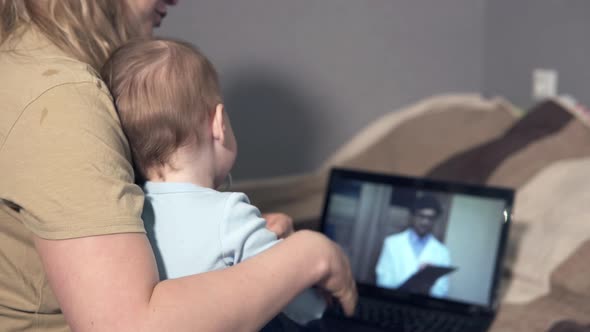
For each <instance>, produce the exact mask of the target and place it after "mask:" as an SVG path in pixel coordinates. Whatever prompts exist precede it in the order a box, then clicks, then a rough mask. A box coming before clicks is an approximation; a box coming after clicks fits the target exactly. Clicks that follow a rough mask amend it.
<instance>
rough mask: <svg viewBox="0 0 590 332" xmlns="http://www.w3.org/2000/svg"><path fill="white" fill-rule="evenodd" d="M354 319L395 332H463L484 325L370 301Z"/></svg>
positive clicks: (362, 301) (363, 301)
mask: <svg viewBox="0 0 590 332" xmlns="http://www.w3.org/2000/svg"><path fill="white" fill-rule="evenodd" d="M354 318H355V319H356V320H360V321H363V322H369V323H371V324H373V325H376V326H379V327H382V328H385V329H392V330H395V331H411V332H427V331H436V332H460V331H479V330H481V328H482V326H481V321H480V320H476V319H474V318H471V317H467V316H462V315H458V314H452V313H446V312H441V311H432V310H425V309H420V308H417V307H413V306H409V305H401V304H391V303H385V302H381V301H375V300H370V299H366V298H361V299H359V305H358V307H357V310H356V312H355V315H354Z"/></svg>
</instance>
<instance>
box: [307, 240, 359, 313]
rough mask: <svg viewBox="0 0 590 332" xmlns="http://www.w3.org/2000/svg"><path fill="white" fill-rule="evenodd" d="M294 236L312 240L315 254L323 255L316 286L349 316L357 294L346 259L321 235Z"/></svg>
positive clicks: (335, 246) (338, 247)
mask: <svg viewBox="0 0 590 332" xmlns="http://www.w3.org/2000/svg"><path fill="white" fill-rule="evenodd" d="M302 233H305V234H302ZM296 234H298V235H305V236H307V239H308V241H312V240H313V241H314V244H313V246H315V247H316V250H317V252H321V253H324V254H325V255H322V256H323V257H325V260H324V261H323V263H322V264H323V265H322V267H321V270H322V273H323V274H322V275H323V278H321V279H320V282H319V283H317V286H318V287H319V288H320V289H322V290H323V291H324V292H327V293H328V294H330V295H331V296H332V297H333V298H335V299H336V300H338V302H340V305H341V306H342V310H343V311H344V313H346V314H347V315H349V316H351V315H352V314H353V313H354V309H355V307H356V303H357V299H358V294H357V289H356V282H355V281H354V276H353V275H352V270H351V269H350V262H349V260H348V257H347V256H346V255H345V254H344V252H343V251H342V249H341V248H340V246H339V245H338V244H337V243H335V242H333V241H331V240H329V239H328V238H327V237H326V236H324V235H323V234H321V233H318V232H314V231H309V230H302V231H299V232H297V233H296Z"/></svg>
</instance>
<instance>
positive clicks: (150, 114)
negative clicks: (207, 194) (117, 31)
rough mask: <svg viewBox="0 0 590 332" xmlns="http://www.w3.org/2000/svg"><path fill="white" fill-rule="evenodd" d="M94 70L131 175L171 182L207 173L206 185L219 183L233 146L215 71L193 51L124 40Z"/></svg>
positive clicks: (232, 157)
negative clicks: (113, 112)
mask: <svg viewBox="0 0 590 332" xmlns="http://www.w3.org/2000/svg"><path fill="white" fill-rule="evenodd" d="M101 74H102V77H103V79H104V80H105V82H106V83H107V85H108V87H109V89H110V90H111V93H112V95H113V97H114V98H115V103H116V106H117V111H118V112H119V117H120V120H121V125H122V126H123V130H124V132H125V134H126V135H127V138H128V140H129V145H130V147H131V151H132V154H133V159H134V163H135V167H136V169H137V171H138V172H139V173H140V174H139V175H141V176H142V177H143V178H144V179H147V180H155V181H171V179H172V180H178V179H179V178H178V177H175V174H176V175H178V174H182V175H186V174H192V175H195V176H201V177H203V176H205V177H209V178H210V179H211V183H210V184H207V185H210V186H218V185H219V184H221V183H222V182H223V180H224V179H225V177H226V176H227V174H228V172H229V171H230V169H231V167H232V166H233V163H234V160H235V157H236V151H237V146H236V142H235V138H234V134H233V131H232V129H231V125H230V124H229V119H228V117H227V115H226V114H225V111H224V109H223V104H222V99H221V93H220V87H219V80H218V77H217V73H216V71H215V68H214V67H213V65H212V64H211V62H209V60H208V59H207V58H206V57H205V56H204V55H203V54H201V53H200V52H199V50H197V49H196V48H195V47H194V46H192V45H190V44H188V43H185V42H180V41H174V40H167V39H152V40H137V41H132V42H130V43H128V44H126V45H124V46H123V47H121V48H120V49H118V50H117V51H115V53H113V55H112V56H111V57H110V59H109V60H108V61H107V63H106V64H105V65H104V67H103V69H102V72H101ZM189 168H190V169H189ZM181 180H182V179H181ZM184 180H185V181H190V180H191V179H184Z"/></svg>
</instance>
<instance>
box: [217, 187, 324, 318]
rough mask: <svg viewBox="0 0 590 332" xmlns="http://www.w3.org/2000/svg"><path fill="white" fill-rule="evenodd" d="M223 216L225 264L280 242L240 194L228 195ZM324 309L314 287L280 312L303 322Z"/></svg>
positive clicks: (238, 260)
mask: <svg viewBox="0 0 590 332" xmlns="http://www.w3.org/2000/svg"><path fill="white" fill-rule="evenodd" d="M225 216H226V218H225V219H224V223H223V226H222V239H221V242H222V250H223V253H224V261H225V262H226V264H227V265H233V264H238V263H240V262H241V261H244V260H246V259H248V258H250V257H253V256H255V255H257V254H259V253H260V252H262V251H264V250H266V249H268V248H270V247H271V246H273V245H275V244H276V243H278V242H280V241H281V240H278V239H277V235H276V234H275V233H273V232H271V231H270V230H269V229H267V227H268V225H267V221H265V220H264V219H262V216H261V215H260V211H259V210H258V209H257V208H256V207H255V206H253V205H251V204H250V203H249V201H248V198H247V197H246V195H244V194H241V193H232V194H230V196H229V198H228V201H227V203H226V211H225ZM283 216H284V217H288V216H286V215H282V216H277V219H278V222H279V223H281V222H282V221H281V219H282V218H283ZM289 219H290V218H289ZM275 221H276V220H275ZM283 225H284V224H283ZM325 308H326V301H325V299H324V297H323V295H322V294H320V293H319V292H318V291H316V290H315V289H307V290H305V291H304V292H302V293H301V294H299V295H298V296H297V297H296V298H295V299H294V300H293V301H291V302H290V303H289V304H288V305H287V307H285V308H284V310H283V313H285V314H286V315H287V316H288V317H289V318H291V319H293V320H294V321H296V322H298V323H300V324H305V323H307V322H309V321H311V320H313V319H318V318H320V317H321V316H322V314H323V312H324V310H325Z"/></svg>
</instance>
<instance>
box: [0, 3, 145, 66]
mask: <svg viewBox="0 0 590 332" xmlns="http://www.w3.org/2000/svg"><path fill="white" fill-rule="evenodd" d="M30 26H34V27H36V28H37V29H38V30H39V31H40V32H41V33H43V34H44V35H45V36H46V37H47V38H48V39H49V40H50V41H51V42H52V43H53V44H55V45H56V46H57V47H59V48H60V49H61V50H63V51H64V52H66V53H67V54H69V55H70V56H72V57H74V58H76V59H78V60H80V61H83V62H86V63H88V64H90V65H91V66H93V67H94V68H95V69H96V70H100V68H101V66H102V65H103V63H104V62H105V61H106V59H107V58H108V57H109V55H110V54H111V53H112V52H113V51H114V50H115V49H116V48H117V47H119V46H120V45H122V44H123V43H125V42H126V41H128V40H129V39H131V38H134V37H138V36H139V35H140V34H139V29H138V24H136V22H134V19H133V15H132V13H131V10H130V8H128V6H127V3H126V1H122V0H0V45H2V44H4V43H8V42H11V41H13V40H16V39H18V37H19V36H20V34H21V33H22V32H23V31H24V30H26V28H28V27H30Z"/></svg>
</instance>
